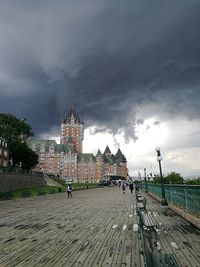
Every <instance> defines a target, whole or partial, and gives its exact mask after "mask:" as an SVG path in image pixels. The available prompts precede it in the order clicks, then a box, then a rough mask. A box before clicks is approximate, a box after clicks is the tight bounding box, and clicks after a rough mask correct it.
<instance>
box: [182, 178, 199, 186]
mask: <svg viewBox="0 0 200 267" xmlns="http://www.w3.org/2000/svg"><path fill="white" fill-rule="evenodd" d="M185 183H186V184H187V185H200V177H199V178H193V179H187V180H186V181H185Z"/></svg>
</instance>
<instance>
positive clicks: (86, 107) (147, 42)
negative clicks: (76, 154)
mask: <svg viewBox="0 0 200 267" xmlns="http://www.w3.org/2000/svg"><path fill="white" fill-rule="evenodd" d="M0 2H1V10H0V34H1V42H0V91H1V98H0V107H1V112H10V113H14V114H15V115H16V116H19V117H26V119H27V121H28V122H30V124H31V125H32V126H33V129H34V132H35V133H36V134H37V135H39V134H42V133H44V132H45V133H46V132H48V131H50V130H51V129H52V128H54V127H55V126H58V128H59V125H60V120H61V117H62V115H63V114H64V113H65V112H66V111H67V109H68V108H69V105H70V104H73V105H74V106H75V109H76V110H77V111H78V112H79V114H80V115H83V116H84V118H85V120H86V125H87V126H89V125H96V128H95V130H94V132H98V131H102V129H108V130H111V131H112V132H113V133H116V132H117V131H120V130H121V131H122V130H125V132H126V137H127V138H129V137H132V138H134V139H136V138H137V137H136V136H135V126H136V124H137V123H139V122H141V123H142V122H143V121H144V120H145V118H147V117H148V116H150V115H155V114H154V113H155V111H154V109H153V108H152V109H151V112H150V113H148V114H144V116H146V117H144V118H138V117H137V110H138V107H140V108H142V107H143V106H145V105H146V104H148V105H149V104H152V106H153V104H154V103H156V104H158V103H159V104H160V106H161V110H162V113H163V114H165V116H163V118H164V117H167V116H179V115H182V116H183V115H184V116H186V117H188V118H189V119H193V118H199V115H200V112H199V110H200V89H199V84H200V37H199V36H200V34H199V33H200V2H199V1H198V0H196V1H195V0H190V1H187V0H176V1H173V2H172V1H170V2H169V1H157V0H154V1H140V0H135V1H133V0H132V1H89V0H86V1H56V2H54V1H34V2H29V1H16V2H11V1H0ZM159 119H162V118H159Z"/></svg>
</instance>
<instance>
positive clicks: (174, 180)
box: [164, 172, 184, 184]
mask: <svg viewBox="0 0 200 267" xmlns="http://www.w3.org/2000/svg"><path fill="white" fill-rule="evenodd" d="M164 183H165V184H183V183H184V179H183V177H182V176H181V175H180V174H179V173H176V172H171V173H170V174H168V175H167V176H166V177H165V178H164Z"/></svg>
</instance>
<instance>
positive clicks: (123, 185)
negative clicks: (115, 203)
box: [122, 183, 126, 194]
mask: <svg viewBox="0 0 200 267" xmlns="http://www.w3.org/2000/svg"><path fill="white" fill-rule="evenodd" d="M122 191H123V194H125V191H126V186H125V184H124V183H123V184H122Z"/></svg>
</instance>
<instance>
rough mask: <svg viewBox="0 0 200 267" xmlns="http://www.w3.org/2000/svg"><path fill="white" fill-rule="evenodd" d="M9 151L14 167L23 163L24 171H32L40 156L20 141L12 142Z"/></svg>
mask: <svg viewBox="0 0 200 267" xmlns="http://www.w3.org/2000/svg"><path fill="white" fill-rule="evenodd" d="M9 149H10V156H11V157H12V160H13V165H14V166H16V165H20V163H21V167H22V169H25V170H30V169H31V168H32V167H34V166H35V165H36V164H37V163H38V155H37V154H36V153H35V152H34V151H33V150H32V149H30V148H29V147H28V145H27V144H26V143H21V142H20V141H18V140H13V141H10V146H9Z"/></svg>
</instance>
